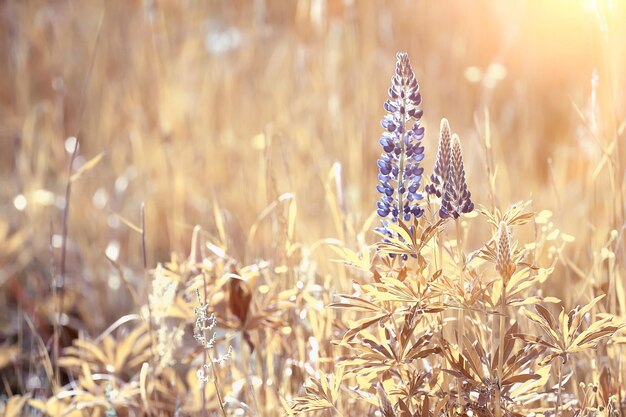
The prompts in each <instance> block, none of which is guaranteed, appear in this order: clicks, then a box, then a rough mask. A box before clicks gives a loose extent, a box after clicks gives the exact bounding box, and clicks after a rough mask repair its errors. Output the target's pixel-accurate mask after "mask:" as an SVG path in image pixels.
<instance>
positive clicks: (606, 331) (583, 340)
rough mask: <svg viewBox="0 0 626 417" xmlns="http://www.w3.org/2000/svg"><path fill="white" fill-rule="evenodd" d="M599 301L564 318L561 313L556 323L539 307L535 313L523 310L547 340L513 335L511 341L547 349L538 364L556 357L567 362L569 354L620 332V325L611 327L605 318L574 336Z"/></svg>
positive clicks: (545, 310) (608, 319)
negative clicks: (516, 339)
mask: <svg viewBox="0 0 626 417" xmlns="http://www.w3.org/2000/svg"><path fill="white" fill-rule="evenodd" d="M602 298H604V296H603V295H601V296H598V297H596V298H594V299H593V300H591V301H590V302H589V303H588V304H586V305H585V306H583V307H576V308H575V309H573V310H571V311H570V312H569V313H567V314H565V311H564V310H561V313H560V314H559V319H558V321H557V320H556V319H555V317H554V316H553V315H552V313H550V312H549V311H548V310H547V309H546V308H545V307H543V306H542V305H536V306H535V311H536V313H534V312H532V311H530V310H524V315H525V316H526V317H527V318H528V319H530V320H531V321H533V322H535V323H536V324H538V325H539V327H541V329H542V330H543V332H544V333H545V334H546V335H547V336H548V340H547V341H544V340H542V339H541V338H538V337H536V336H531V335H527V334H516V335H515V337H517V338H519V339H522V340H524V341H526V342H527V343H530V344H531V345H542V346H545V347H547V348H548V349H550V350H551V353H550V354H549V355H548V356H547V357H546V358H544V360H543V361H542V363H548V362H549V361H551V360H553V359H554V358H556V357H558V356H560V357H562V358H563V361H567V357H568V355H569V354H571V353H576V352H580V351H583V350H586V349H590V348H594V347H595V346H597V344H598V342H599V341H600V340H601V339H603V338H605V337H610V336H613V335H614V334H615V333H616V332H617V331H618V330H619V329H620V328H621V325H616V324H613V323H612V320H613V318H612V317H611V316H608V317H605V318H602V319H600V320H598V321H596V322H593V323H591V324H590V325H589V326H588V327H587V329H585V330H583V331H581V332H580V333H578V332H579V330H580V327H581V324H582V321H583V320H584V318H585V316H586V315H587V314H588V313H589V312H590V311H591V309H592V308H593V307H594V306H595V305H596V304H597V303H598V302H599V301H600V300H601V299H602Z"/></svg>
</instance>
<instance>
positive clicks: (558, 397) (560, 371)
mask: <svg viewBox="0 0 626 417" xmlns="http://www.w3.org/2000/svg"><path fill="white" fill-rule="evenodd" d="M559 359H561V364H560V365H559V369H558V371H557V378H558V381H559V385H558V388H557V394H556V408H555V410H554V416H555V417H559V412H560V409H561V388H562V384H561V380H562V376H563V359H562V358H560V357H559ZM557 360H558V359H557Z"/></svg>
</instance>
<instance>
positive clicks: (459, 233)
mask: <svg viewBox="0 0 626 417" xmlns="http://www.w3.org/2000/svg"><path fill="white" fill-rule="evenodd" d="M454 223H455V225H456V246H457V252H458V257H459V259H458V261H457V264H458V267H459V286H460V287H461V296H462V297H463V298H465V259H464V255H463V228H462V227H461V218H460V217H457V218H456V219H455V222H454ZM457 325H458V329H457V330H458V334H457V338H458V339H457V342H458V344H459V353H462V352H463V338H464V337H465V310H463V303H461V305H460V306H459V312H458V324H457ZM457 384H458V395H459V402H460V404H461V405H463V404H464V403H465V400H464V398H463V383H462V382H461V379H460V378H459V379H457Z"/></svg>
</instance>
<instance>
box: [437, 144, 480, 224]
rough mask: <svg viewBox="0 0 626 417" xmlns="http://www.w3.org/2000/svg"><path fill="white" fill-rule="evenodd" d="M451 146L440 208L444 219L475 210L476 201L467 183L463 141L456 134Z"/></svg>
mask: <svg viewBox="0 0 626 417" xmlns="http://www.w3.org/2000/svg"><path fill="white" fill-rule="evenodd" d="M451 148H452V149H451V153H450V163H449V166H448V178H447V181H446V183H445V186H444V190H443V198H442V200H441V210H439V217H441V218H442V219H444V218H447V217H454V218H455V219H457V218H458V217H459V216H460V215H461V214H462V213H469V212H471V211H472V210H474V203H472V200H471V196H472V194H471V193H470V192H469V190H468V189H467V184H466V183H465V169H464V167H463V155H462V153H461V141H460V140H459V137H458V136H457V135H456V134H455V135H452V147H451Z"/></svg>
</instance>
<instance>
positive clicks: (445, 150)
mask: <svg viewBox="0 0 626 417" xmlns="http://www.w3.org/2000/svg"><path fill="white" fill-rule="evenodd" d="M448 165H450V125H449V124H448V120H447V119H445V118H444V119H441V127H440V128H439V148H438V149H437V160H436V161H435V169H434V170H433V173H432V174H431V176H430V184H428V185H427V186H426V187H424V189H425V190H426V192H427V193H428V194H431V195H436V196H437V197H439V198H441V197H442V196H443V192H444V186H445V184H446V181H447V179H448V170H449V168H448Z"/></svg>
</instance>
